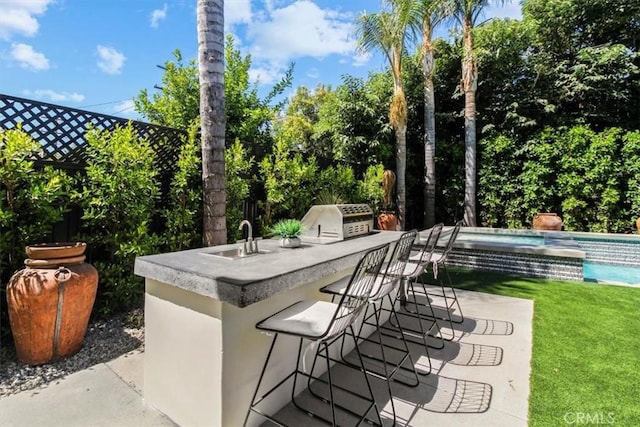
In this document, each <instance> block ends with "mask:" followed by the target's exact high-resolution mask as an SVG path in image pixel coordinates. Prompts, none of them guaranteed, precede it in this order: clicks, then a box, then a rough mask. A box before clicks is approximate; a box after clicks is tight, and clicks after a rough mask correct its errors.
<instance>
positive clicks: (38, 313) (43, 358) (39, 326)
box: [7, 243, 98, 365]
mask: <svg viewBox="0 0 640 427" xmlns="http://www.w3.org/2000/svg"><path fill="white" fill-rule="evenodd" d="M85 249H86V244H84V243H55V244H46V245H36V246H29V247H27V249H26V252H27V255H28V256H29V258H28V259H26V260H25V265H26V268H24V269H22V270H20V271H17V272H16V273H15V274H14V275H13V276H12V277H11V280H10V281H9V284H8V285H7V303H8V307H9V322H10V324H11V331H12V334H13V340H14V344H15V346H16V353H17V357H18V361H19V362H20V363H25V364H29V365H40V364H43V363H47V362H49V361H51V360H58V359H61V358H64V357H67V356H71V355H73V354H75V353H77V352H78V351H79V350H80V348H81V347H82V342H83V341H84V335H85V332H86V330H87V325H88V323H89V317H90V316H91V310H92V309H93V304H94V302H95V298H96V291H97V289H98V272H97V271H96V269H95V268H94V267H93V266H92V265H90V264H87V263H85V262H84V260H85V256H84V251H85Z"/></svg>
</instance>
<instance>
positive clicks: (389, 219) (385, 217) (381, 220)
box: [378, 212, 398, 231]
mask: <svg viewBox="0 0 640 427" xmlns="http://www.w3.org/2000/svg"><path fill="white" fill-rule="evenodd" d="M378 229H380V230H393V231H396V230H397V229H398V216H397V215H396V214H394V213H393V212H381V213H380V214H379V215H378Z"/></svg>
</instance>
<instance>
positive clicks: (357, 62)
mask: <svg viewBox="0 0 640 427" xmlns="http://www.w3.org/2000/svg"><path fill="white" fill-rule="evenodd" d="M369 59H371V53H370V52H361V51H356V54H355V56H354V57H353V62H352V64H351V65H353V66H354V67H363V66H365V65H367V63H368V62H369Z"/></svg>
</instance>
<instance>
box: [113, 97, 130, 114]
mask: <svg viewBox="0 0 640 427" xmlns="http://www.w3.org/2000/svg"><path fill="white" fill-rule="evenodd" d="M113 112H114V113H117V114H126V115H129V114H131V113H132V112H133V113H135V104H134V103H133V100H132V99H127V100H125V101H122V102H118V103H117V104H115V105H114V106H113Z"/></svg>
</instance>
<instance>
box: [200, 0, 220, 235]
mask: <svg viewBox="0 0 640 427" xmlns="http://www.w3.org/2000/svg"><path fill="white" fill-rule="evenodd" d="M197 21H198V71H199V78H200V122H201V130H200V132H201V138H202V191H203V197H202V199H203V205H204V209H203V217H204V219H203V244H204V246H213V245H222V244H225V243H227V226H226V219H225V211H226V182H225V165H224V133H225V115H224V0H211V1H207V0H198V9H197Z"/></svg>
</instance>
